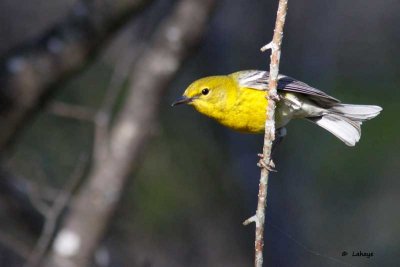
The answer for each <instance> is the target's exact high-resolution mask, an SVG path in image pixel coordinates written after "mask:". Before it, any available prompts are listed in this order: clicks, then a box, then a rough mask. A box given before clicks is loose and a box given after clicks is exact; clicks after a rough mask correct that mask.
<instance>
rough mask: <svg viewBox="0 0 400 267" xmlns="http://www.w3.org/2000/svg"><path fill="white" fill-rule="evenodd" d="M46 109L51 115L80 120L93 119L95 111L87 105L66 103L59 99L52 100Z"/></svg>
mask: <svg viewBox="0 0 400 267" xmlns="http://www.w3.org/2000/svg"><path fill="white" fill-rule="evenodd" d="M46 111H47V112H48V113H50V114H52V115H56V116H60V117H65V118H70V119H76V120H82V121H93V119H94V113H95V112H94V111H93V110H92V109H90V108H88V107H85V106H79V105H74V104H68V103H64V102H60V101H52V102H51V103H50V104H49V105H48V107H47V109H46Z"/></svg>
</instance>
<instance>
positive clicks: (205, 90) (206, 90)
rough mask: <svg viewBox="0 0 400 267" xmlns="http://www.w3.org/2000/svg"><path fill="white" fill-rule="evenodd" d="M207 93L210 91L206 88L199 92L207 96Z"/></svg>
mask: <svg viewBox="0 0 400 267" xmlns="http://www.w3.org/2000/svg"><path fill="white" fill-rule="evenodd" d="M209 92H210V89H208V88H204V89H203V90H201V93H202V94H203V95H207V94H208V93H209Z"/></svg>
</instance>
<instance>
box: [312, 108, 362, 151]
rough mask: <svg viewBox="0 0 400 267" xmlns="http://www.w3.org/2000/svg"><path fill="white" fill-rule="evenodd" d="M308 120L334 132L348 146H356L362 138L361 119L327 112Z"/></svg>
mask: <svg viewBox="0 0 400 267" xmlns="http://www.w3.org/2000/svg"><path fill="white" fill-rule="evenodd" d="M308 120H310V121H312V122H314V123H315V124H317V125H319V126H321V127H322V128H324V129H325V130H327V131H328V132H330V133H332V134H333V135H334V136H336V137H337V138H339V139H340V140H342V141H343V142H344V143H345V144H346V145H348V146H355V144H356V143H357V142H358V141H359V140H360V138H361V123H362V122H361V121H353V120H351V119H349V118H347V117H344V116H341V115H338V114H326V115H323V116H321V117H314V118H308Z"/></svg>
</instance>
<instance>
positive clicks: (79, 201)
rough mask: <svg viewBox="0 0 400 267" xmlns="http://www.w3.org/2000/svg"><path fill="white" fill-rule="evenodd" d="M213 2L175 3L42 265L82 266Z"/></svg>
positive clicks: (137, 68) (136, 66)
mask: <svg viewBox="0 0 400 267" xmlns="http://www.w3.org/2000/svg"><path fill="white" fill-rule="evenodd" d="M214 2H215V1H214V0H181V1H179V2H178V3H177V5H176V8H175V9H174V11H173V12H172V14H171V15H169V17H167V18H166V19H165V20H164V21H162V22H161V24H160V25H161V26H160V28H159V29H158V30H157V31H156V32H155V34H154V36H153V39H152V41H151V43H150V44H149V46H148V47H146V49H145V50H144V51H143V53H142V54H141V56H140V57H139V58H138V59H137V61H136V62H135V64H134V66H133V70H132V72H131V75H130V78H131V79H130V80H131V84H130V86H129V91H128V96H127V97H126V101H125V103H124V105H123V107H122V109H121V111H120V113H119V114H118V115H117V116H116V119H115V122H114V124H113V127H112V129H111V130H110V134H109V135H108V139H106V140H103V142H105V144H106V145H107V147H108V149H107V150H106V151H105V152H103V153H105V154H104V155H102V156H98V157H94V162H93V164H91V166H93V167H92V170H91V172H90V173H89V176H88V180H87V182H86V183H85V184H84V185H83V186H82V188H81V189H80V190H79V192H78V194H77V196H76V198H75V200H74V201H73V205H72V207H71V210H70V213H69V215H68V216H67V217H66V220H65V223H64V224H63V226H62V227H61V230H60V232H59V233H58V234H57V235H56V238H55V241H54V245H53V247H52V249H51V251H50V252H49V255H48V258H47V261H46V265H45V266H51V267H59V266H71V267H72V266H73V267H78V266H87V263H88V262H89V261H90V258H91V255H92V254H93V252H94V250H95V248H96V246H97V243H98V241H99V240H100V238H101V237H102V235H103V233H104V231H105V229H106V227H107V224H108V222H109V221H110V219H111V216H112V214H113V211H114V209H115V207H116V205H117V202H118V200H119V197H120V195H121V193H122V190H123V187H124V185H125V182H126V179H127V176H128V175H129V173H130V172H131V171H132V169H133V168H134V167H136V166H137V162H138V161H139V159H140V156H141V153H142V152H143V146H144V144H145V142H146V141H147V140H148V138H149V137H150V136H151V130H152V128H153V127H154V123H155V117H156V114H157V110H158V105H159V102H160V99H161V96H162V92H163V91H164V90H165V89H166V88H167V85H168V83H169V82H170V81H171V80H172V78H173V77H174V75H175V74H176V73H177V71H178V70H179V67H180V65H181V63H182V61H183V60H184V59H185V57H186V55H187V54H188V50H189V48H191V47H192V46H193V45H194V44H196V43H197V42H198V41H199V39H200V37H201V36H202V33H203V31H204V29H205V25H206V22H207V19H208V18H209V16H210V14H211V10H212V7H213V6H214ZM100 151H104V150H100ZM96 159H102V161H101V162H96Z"/></svg>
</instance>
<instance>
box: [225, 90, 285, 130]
mask: <svg viewBox="0 0 400 267" xmlns="http://www.w3.org/2000/svg"><path fill="white" fill-rule="evenodd" d="M242 91H243V92H242V93H241V95H240V97H238V100H237V101H236V103H235V105H234V106H233V108H231V109H229V110H228V111H226V112H225V116H223V117H222V118H221V119H218V121H219V122H220V123H221V124H223V125H224V126H226V127H229V128H231V129H233V130H236V131H239V132H244V133H263V132H264V129H265V120H266V117H267V114H266V108H267V104H268V100H267V99H266V97H265V91H260V90H254V89H243V90H242ZM291 119H292V112H291V110H289V109H288V108H287V106H286V105H284V103H282V102H280V101H279V102H278V103H277V106H276V110H275V127H276V128H280V127H282V126H284V125H286V124H287V123H288V122H289V121H290V120H291Z"/></svg>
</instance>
